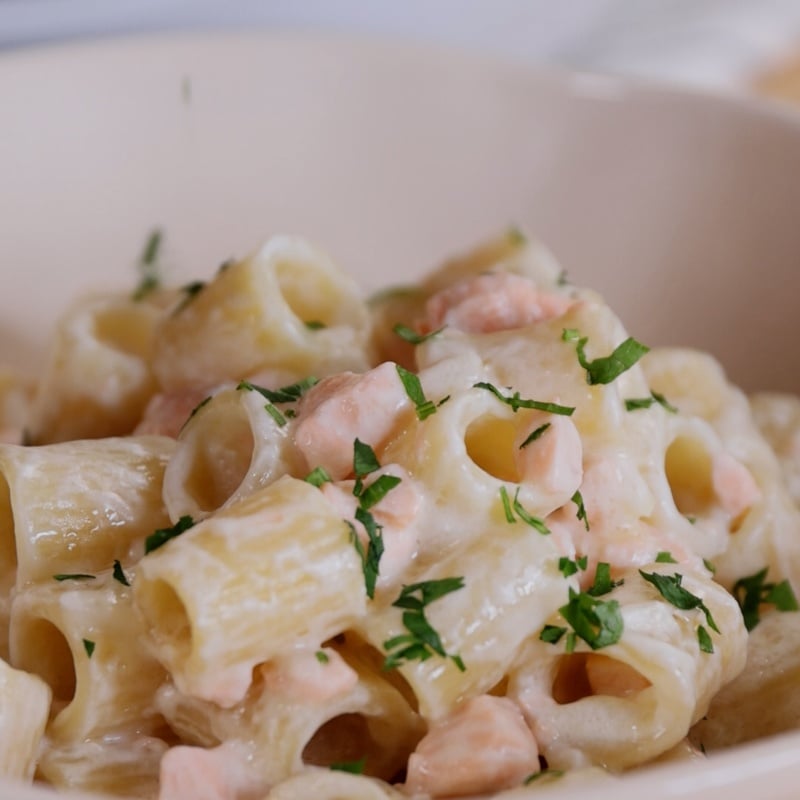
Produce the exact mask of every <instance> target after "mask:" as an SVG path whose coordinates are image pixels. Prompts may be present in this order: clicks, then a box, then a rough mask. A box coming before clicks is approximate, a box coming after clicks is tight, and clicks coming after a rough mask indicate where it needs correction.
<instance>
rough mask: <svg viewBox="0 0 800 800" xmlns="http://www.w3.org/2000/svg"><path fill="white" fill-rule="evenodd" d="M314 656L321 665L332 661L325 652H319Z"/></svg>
mask: <svg viewBox="0 0 800 800" xmlns="http://www.w3.org/2000/svg"><path fill="white" fill-rule="evenodd" d="M314 655H315V656H316V657H317V661H319V663H320V664H327V663H328V662H329V661H330V657H329V656H328V654H327V653H326V652H325V651H324V650H317V652H316V653H314Z"/></svg>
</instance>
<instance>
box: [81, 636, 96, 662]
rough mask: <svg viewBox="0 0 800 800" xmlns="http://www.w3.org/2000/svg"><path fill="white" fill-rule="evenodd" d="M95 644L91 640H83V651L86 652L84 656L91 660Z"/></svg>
mask: <svg viewBox="0 0 800 800" xmlns="http://www.w3.org/2000/svg"><path fill="white" fill-rule="evenodd" d="M94 648H95V643H94V642H93V641H92V640H91V639H84V640H83V649H84V650H85V651H86V655H87V656H88V657H89V658H91V657H92V655H93V654H94Z"/></svg>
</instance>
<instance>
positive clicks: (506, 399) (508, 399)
mask: <svg viewBox="0 0 800 800" xmlns="http://www.w3.org/2000/svg"><path fill="white" fill-rule="evenodd" d="M472 388H473V389H485V390H486V391H487V392H491V393H492V394H493V395H494V396H495V397H496V398H497V399H498V400H500V401H502V402H503V403H505V404H506V405H507V406H510V407H511V410H512V411H513V412H514V413H516V412H517V411H519V409H521V408H533V409H536V410H537V411H548V412H549V413H551V414H560V415H562V416H565V417H569V416H571V415H572V414H573V413H574V411H575V408H574V407H573V406H561V405H558V403H545V402H543V401H541V400H529V399H526V398H524V397H520V394H519V392H514V394H513V395H504V394H503V393H502V392H501V391H500V390H499V389H498V388H497V387H496V386H493V385H492V384H491V383H486V382H485V381H479V382H478V383H474V384H473V385H472Z"/></svg>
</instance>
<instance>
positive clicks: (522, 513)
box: [500, 486, 550, 536]
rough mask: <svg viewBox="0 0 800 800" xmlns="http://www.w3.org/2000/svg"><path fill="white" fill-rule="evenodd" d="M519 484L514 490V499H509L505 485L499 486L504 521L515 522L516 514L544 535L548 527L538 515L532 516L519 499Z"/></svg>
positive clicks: (547, 532) (548, 530) (548, 531)
mask: <svg viewBox="0 0 800 800" xmlns="http://www.w3.org/2000/svg"><path fill="white" fill-rule="evenodd" d="M519 488H520V487H519V486H518V487H517V491H516V492H514V499H513V500H511V499H510V498H509V496H508V491H507V490H506V487H505V486H501V487H500V499H501V500H502V502H503V510H504V511H505V515H506V521H507V522H510V523H512V524H513V523H515V522H516V521H517V520H516V518H515V517H514V514H516V515H517V517H519V518H520V519H521V520H522V521H523V522H524V523H526V524H527V525H530V526H531V527H532V528H535V529H536V530H537V531H539V533H541V534H544V535H545V536H546V535H547V534H549V533H550V528H548V527H547V525H545V523H544V520H543V519H541V518H540V517H534V516H533V514H531V513H529V512H528V510H527V509H526V508H525V507H524V506H523V505H522V503H520V501H519Z"/></svg>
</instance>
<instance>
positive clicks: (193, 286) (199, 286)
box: [172, 281, 208, 314]
mask: <svg viewBox="0 0 800 800" xmlns="http://www.w3.org/2000/svg"><path fill="white" fill-rule="evenodd" d="M207 285H208V284H207V283H206V282H205V281H192V282H191V283H187V284H185V285H184V286H181V291H182V292H183V299H182V300H181V301H180V303H178V305H177V306H175V309H174V311H173V312H172V313H173V314H180V312H181V311H183V309H184V308H186V306H188V305H189V303H191V302H192V300H194V298H195V297H197V295H198V294H200V292H202V291H203V289H205V288H206V286H207Z"/></svg>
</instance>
